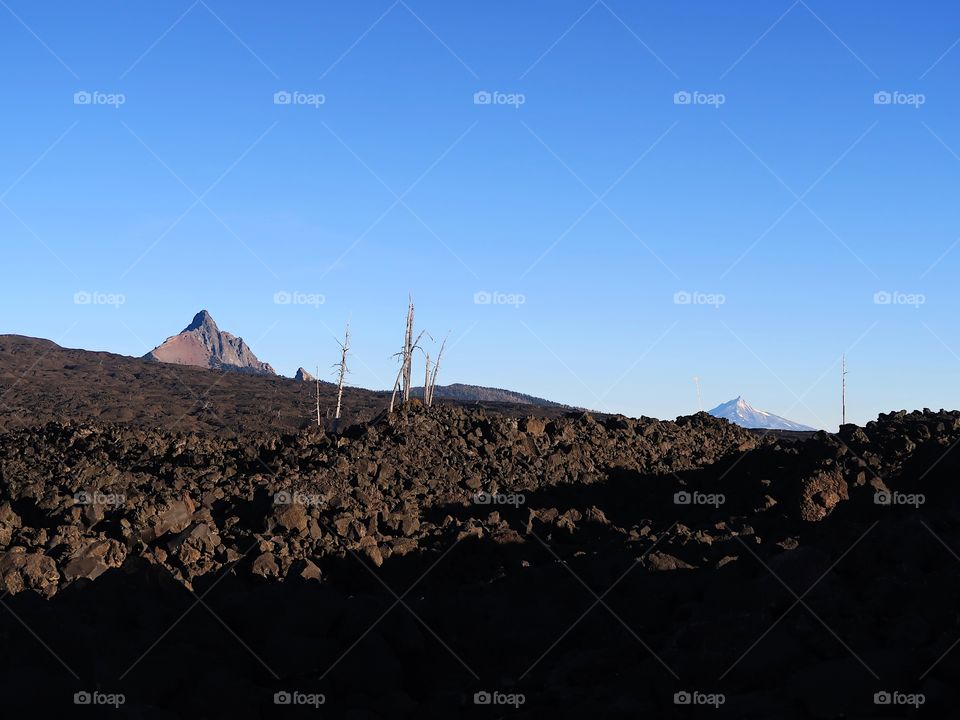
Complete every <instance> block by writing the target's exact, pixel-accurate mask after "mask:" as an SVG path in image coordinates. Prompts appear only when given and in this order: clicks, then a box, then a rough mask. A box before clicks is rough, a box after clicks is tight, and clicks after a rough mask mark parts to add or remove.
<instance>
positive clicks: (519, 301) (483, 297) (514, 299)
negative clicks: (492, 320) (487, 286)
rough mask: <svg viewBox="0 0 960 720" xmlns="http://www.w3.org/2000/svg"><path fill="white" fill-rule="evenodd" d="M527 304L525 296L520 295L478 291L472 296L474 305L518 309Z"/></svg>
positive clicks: (497, 291)
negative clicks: (505, 306)
mask: <svg viewBox="0 0 960 720" xmlns="http://www.w3.org/2000/svg"><path fill="white" fill-rule="evenodd" d="M526 302H527V296H526V295H523V294H522V293H505V292H500V291H499V290H493V291H489V290H478V291H477V292H475V293H474V294H473V304H474V305H510V306H512V307H515V308H519V307H520V306H521V305H523V304H524V303H526Z"/></svg>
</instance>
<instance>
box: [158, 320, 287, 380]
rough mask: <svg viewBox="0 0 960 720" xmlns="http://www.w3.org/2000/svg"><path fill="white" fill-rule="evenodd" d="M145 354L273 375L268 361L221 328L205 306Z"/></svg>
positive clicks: (178, 362) (174, 361) (165, 360)
mask: <svg viewBox="0 0 960 720" xmlns="http://www.w3.org/2000/svg"><path fill="white" fill-rule="evenodd" d="M144 357H145V358H146V359H148V360H155V361H157V362H163V363H172V364H174V365H192V366H195V367H205V368H211V369H214V370H234V371H237V372H244V373H249V374H251V375H276V372H274V369H273V368H272V367H271V366H270V365H269V364H268V363H265V362H260V360H258V359H257V356H256V355H254V354H253V351H252V350H251V349H250V346H249V345H247V344H246V343H245V342H244V341H243V338H240V337H237V336H236V335H232V334H230V333H228V332H225V331H222V330H220V328H219V327H217V323H216V321H215V320H214V319H213V316H212V315H211V314H210V313H209V312H207V311H206V310H201V311H200V312H198V313H197V314H196V315H194V317H193V320H192V321H191V322H190V324H189V325H187V327H185V328H184V329H183V330H182V331H181V332H180V334H179V335H174V336H172V337H169V338H167V339H166V340H165V341H164V342H163V343H162V344H160V345H159V346H157V347H156V348H154V349H153V350H151V351H150V352H149V353H147V354H146V355H145V356H144Z"/></svg>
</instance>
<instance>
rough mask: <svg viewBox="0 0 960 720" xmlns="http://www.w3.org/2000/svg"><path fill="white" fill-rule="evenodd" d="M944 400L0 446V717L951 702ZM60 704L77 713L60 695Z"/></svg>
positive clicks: (34, 434) (694, 709)
mask: <svg viewBox="0 0 960 720" xmlns="http://www.w3.org/2000/svg"><path fill="white" fill-rule="evenodd" d="M958 442H960V413H956V412H949V413H948V412H942V411H941V412H939V413H933V412H930V411H924V412H922V413H912V414H906V413H896V414H891V415H884V416H881V417H880V418H879V420H878V421H877V422H874V423H870V424H868V425H867V426H866V427H865V428H858V427H855V426H845V427H844V428H843V429H842V431H841V432H840V433H839V435H836V436H834V435H828V434H826V433H818V434H816V435H815V436H813V437H811V438H809V439H805V440H804V439H796V438H786V437H781V436H775V435H767V436H760V435H757V434H755V433H752V432H750V431H747V430H744V429H742V428H739V427H736V426H733V425H730V424H729V423H727V422H726V421H723V420H718V419H715V418H711V417H709V416H707V415H705V414H702V413H701V414H698V415H695V416H692V417H686V418H679V419H678V420H677V421H676V422H662V421H657V420H652V419H646V418H642V419H639V420H634V419H628V418H623V417H613V418H607V419H604V420H603V421H597V420H596V419H594V418H593V417H591V416H590V415H587V414H583V415H576V416H569V417H561V418H555V419H544V418H527V419H519V420H518V419H513V418H510V417H502V416H487V415H485V414H484V413H483V412H482V411H468V410H464V409H460V408H455V407H435V408H431V409H424V408H419V407H414V408H411V409H410V410H408V411H405V412H403V413H394V414H392V415H386V414H384V415H381V416H380V417H378V418H377V419H375V420H373V421H371V422H368V423H364V424H361V425H356V426H353V427H350V428H348V429H346V430H345V431H344V432H343V433H342V434H329V433H325V432H323V431H322V430H316V429H314V430H304V431H300V432H298V433H295V434H280V433H276V432H273V433H269V432H263V433H249V434H244V435H242V436H240V437H235V438H226V437H220V436H216V435H213V434H210V433H166V432H151V431H146V430H143V429H137V428H135V427H130V426H125V425H115V424H114V425H110V424H89V423H74V422H71V423H48V424H46V425H43V426H39V427H28V428H21V429H15V430H10V431H8V432H6V434H4V435H2V436H0V585H2V592H3V594H2V597H0V601H2V604H3V605H4V607H3V608H0V642H2V646H3V648H4V653H3V654H2V656H0V684H2V686H3V690H4V698H5V699H4V704H5V705H6V707H7V708H8V709H9V710H10V711H11V713H12V714H11V715H9V716H10V717H14V716H18V715H20V714H22V715H24V716H26V715H28V714H33V715H37V716H41V715H42V714H43V713H46V712H52V711H54V710H56V709H63V708H68V709H69V710H70V711H71V712H77V711H80V712H84V711H86V712H90V713H91V716H96V717H101V716H103V717H151V718H176V717H190V718H204V717H237V718H247V717H249V718H272V717H285V716H300V715H302V716H304V717H355V718H367V717H371V718H380V717H383V718H386V717H391V718H396V717H409V718H421V717H457V716H463V717H511V716H512V717H518V718H519V717H529V718H539V717H583V716H589V717H658V718H659V717H688V716H696V717H701V716H706V717H720V716H730V717H739V718H768V717H770V718H772V717H776V718H805V717H814V718H840V717H877V718H881V717H900V716H905V715H909V716H916V715H920V716H923V715H925V714H928V713H929V714H931V716H932V717H944V716H945V715H943V713H944V712H948V713H949V712H952V708H954V707H955V705H956V703H957V701H958V700H960V691H957V690H956V688H957V687H958V680H960V650H957V651H956V653H953V652H951V650H952V649H953V645H954V643H955V642H956V641H957V640H958V638H960V612H958V610H957V608H958V607H960V602H958V601H960V557H958V556H957V553H960V532H958V521H960V512H958V511H960V505H958V502H957V498H958V497H960V496H958V494H957V493H956V492H955V490H954V485H953V483H954V482H955V480H956V477H957V472H958V469H960V460H958V453H957V452H954V451H953V450H954V447H955V445H956V444H957V443H958ZM77 703H79V704H77Z"/></svg>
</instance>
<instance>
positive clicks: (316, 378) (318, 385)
mask: <svg viewBox="0 0 960 720" xmlns="http://www.w3.org/2000/svg"><path fill="white" fill-rule="evenodd" d="M314 380H316V381H317V427H320V426H321V425H322V423H321V422H320V366H319V365H317V376H316V377H315V378H314Z"/></svg>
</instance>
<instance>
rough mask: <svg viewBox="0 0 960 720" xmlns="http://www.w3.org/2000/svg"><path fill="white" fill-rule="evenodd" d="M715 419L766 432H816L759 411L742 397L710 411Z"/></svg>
mask: <svg viewBox="0 0 960 720" xmlns="http://www.w3.org/2000/svg"><path fill="white" fill-rule="evenodd" d="M709 412H710V414H711V415H713V416H714V417H719V418H724V419H725V420H729V421H730V422H732V423H734V424H735V425H740V426H741V427H746V428H761V429H766V430H806V431H809V430H815V429H816V428H812V427H810V426H808V425H801V424H800V423H796V422H793V421H792V420H787V419H786V418H782V417H780V416H779V415H774V414H773V413H768V412H765V411H763V410H757V409H756V408H755V407H753V406H752V405H751V404H750V403H748V402H747V401H746V400H745V399H744V398H743V396H742V395H738V396H737V397H735V398H734V399H733V400H730V401H728V402H725V403H722V404H720V405H717V407H715V408H714V409H713V410H710V411H709Z"/></svg>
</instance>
